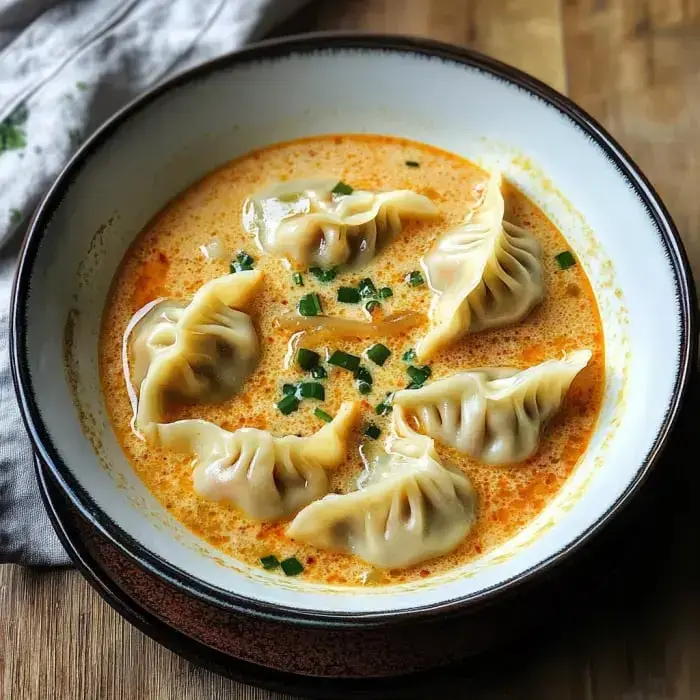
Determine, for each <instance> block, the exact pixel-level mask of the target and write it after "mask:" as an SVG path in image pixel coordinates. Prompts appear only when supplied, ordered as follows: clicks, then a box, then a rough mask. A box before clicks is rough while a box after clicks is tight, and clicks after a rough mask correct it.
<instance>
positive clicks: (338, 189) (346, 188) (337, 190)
mask: <svg viewBox="0 0 700 700" xmlns="http://www.w3.org/2000/svg"><path fill="white" fill-rule="evenodd" d="M353 192H354V190H353V188H352V187H350V185H346V184H345V183H344V182H343V181H342V180H339V181H338V184H337V185H336V186H335V187H334V188H333V189H332V190H331V194H352V193H353Z"/></svg>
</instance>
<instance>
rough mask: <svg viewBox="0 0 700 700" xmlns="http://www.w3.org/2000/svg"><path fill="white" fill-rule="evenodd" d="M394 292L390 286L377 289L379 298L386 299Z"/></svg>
mask: <svg viewBox="0 0 700 700" xmlns="http://www.w3.org/2000/svg"><path fill="white" fill-rule="evenodd" d="M393 296H394V292H392V291H391V287H382V288H381V289H380V290H379V298H380V299H388V298H389V297H393Z"/></svg>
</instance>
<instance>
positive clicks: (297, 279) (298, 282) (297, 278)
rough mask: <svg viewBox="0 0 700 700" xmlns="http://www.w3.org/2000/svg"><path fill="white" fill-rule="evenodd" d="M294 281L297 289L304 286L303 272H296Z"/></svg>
mask: <svg viewBox="0 0 700 700" xmlns="http://www.w3.org/2000/svg"><path fill="white" fill-rule="evenodd" d="M292 280H293V281H294V284H296V286H297V287H303V286H304V278H303V277H302V276H301V272H295V273H294V274H293V275H292Z"/></svg>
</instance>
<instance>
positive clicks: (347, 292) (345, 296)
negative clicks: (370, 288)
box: [338, 287, 360, 304]
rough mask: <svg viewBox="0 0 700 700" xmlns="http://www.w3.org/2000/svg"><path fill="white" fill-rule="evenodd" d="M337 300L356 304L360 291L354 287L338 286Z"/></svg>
mask: <svg viewBox="0 0 700 700" xmlns="http://www.w3.org/2000/svg"><path fill="white" fill-rule="evenodd" d="M338 301H342V302H343V304H357V302H359V301H360V292H359V291H358V290H357V289H355V287H339V288H338Z"/></svg>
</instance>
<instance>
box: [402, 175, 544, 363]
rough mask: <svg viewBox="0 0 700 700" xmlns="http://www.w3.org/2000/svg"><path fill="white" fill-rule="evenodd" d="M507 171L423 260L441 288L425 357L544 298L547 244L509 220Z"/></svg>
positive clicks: (420, 347)
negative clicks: (504, 188)
mask: <svg viewBox="0 0 700 700" xmlns="http://www.w3.org/2000/svg"><path fill="white" fill-rule="evenodd" d="M501 182H502V178H501V174H500V172H497V171H494V172H493V173H492V174H491V176H490V178H489V179H488V181H487V182H486V185H485V187H484V190H483V194H482V197H481V199H480V201H479V202H478V204H477V206H476V207H475V208H474V209H473V210H472V211H471V212H470V213H469V214H468V216H467V218H466V221H465V222H464V224H462V225H461V226H458V227H457V228H455V229H452V230H450V231H447V232H445V233H444V234H442V235H441V236H440V238H438V240H437V242H436V243H435V245H434V246H433V248H432V250H431V251H430V252H428V253H427V254H426V255H425V257H424V258H423V260H422V266H423V269H424V270H425V273H426V276H427V278H428V282H429V284H430V287H431V289H432V290H433V292H434V293H435V297H434V299H433V303H432V306H431V309H430V321H431V324H430V329H429V330H428V333H427V334H426V335H425V336H424V337H423V338H421V339H420V341H419V342H418V343H417V345H416V354H417V355H418V358H419V360H421V361H423V362H425V361H427V360H430V359H431V358H433V357H434V356H435V355H436V354H437V353H438V352H439V351H440V350H442V349H443V348H445V347H447V346H449V345H451V344H452V343H454V342H455V341H457V340H459V338H461V337H462V336H464V335H465V334H467V333H472V332H475V331H480V330H484V329H486V328H500V327H502V326H507V325H510V324H512V323H517V322H518V321H521V320H522V319H523V318H525V316H527V314H528V313H530V311H531V310H532V309H533V308H534V307H535V306H536V305H537V304H539V303H540V302H541V301H542V299H543V297H544V281H543V277H542V246H541V245H540V243H539V241H538V240H537V239H536V238H535V237H534V236H533V235H532V234H531V233H529V232H528V231H526V230H525V229H522V228H520V227H518V226H514V225H513V224H510V223H508V222H507V221H504V220H503V216H504V213H505V202H504V201H503V195H502V194H501Z"/></svg>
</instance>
